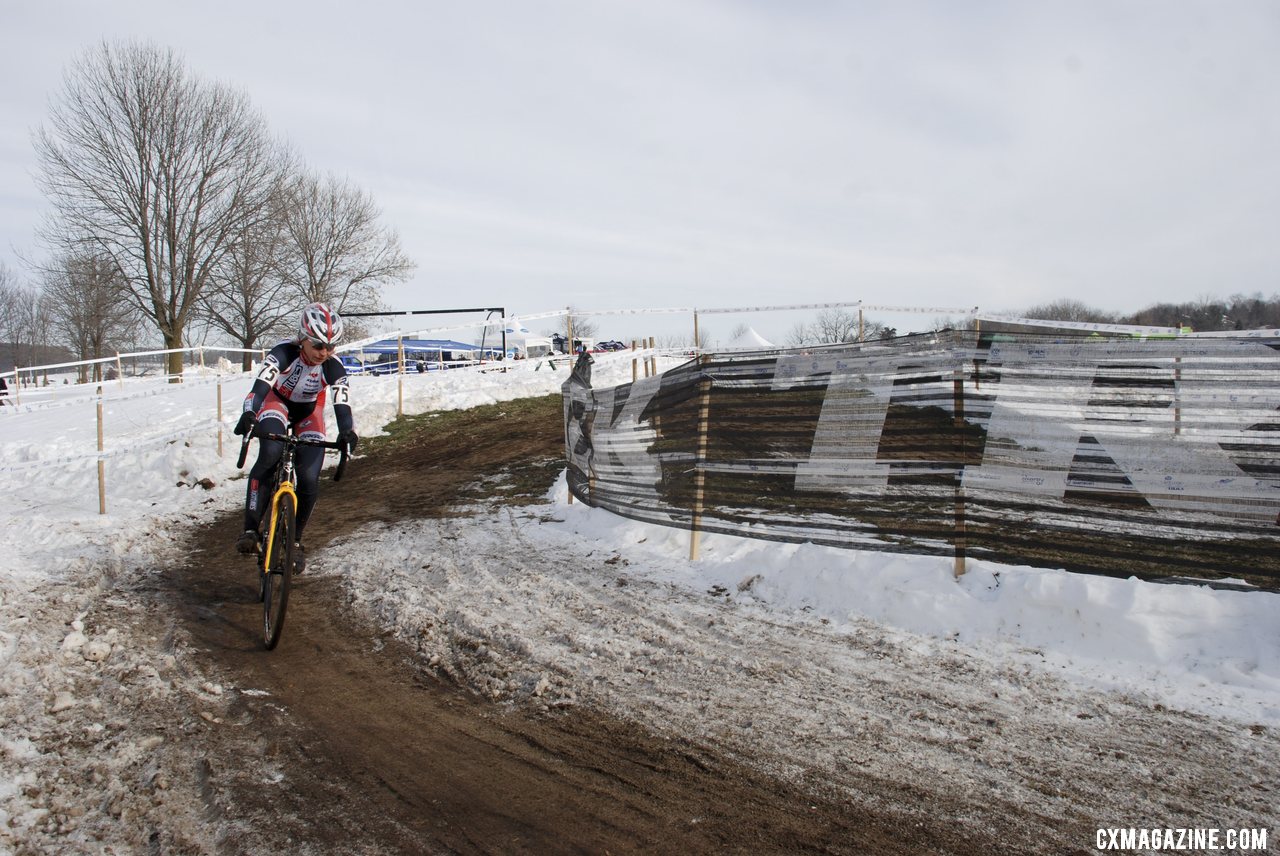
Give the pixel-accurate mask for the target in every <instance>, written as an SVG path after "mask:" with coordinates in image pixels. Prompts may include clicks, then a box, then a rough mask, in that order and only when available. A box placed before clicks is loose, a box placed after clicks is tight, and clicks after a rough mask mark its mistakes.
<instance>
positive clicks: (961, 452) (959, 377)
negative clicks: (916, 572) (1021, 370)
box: [951, 369, 965, 579]
mask: <svg viewBox="0 0 1280 856" xmlns="http://www.w3.org/2000/svg"><path fill="white" fill-rule="evenodd" d="M952 398H953V404H954V408H955V415H954V418H953V419H952V421H951V424H952V427H953V428H954V429H955V432H956V433H955V436H956V440H955V449H956V451H957V452H958V455H957V459H956V482H955V512H954V513H955V546H954V549H955V576H956V579H959V578H960V577H962V576H963V575H964V572H965V520H964V514H965V512H964V463H965V442H964V428H965V422H964V372H963V370H961V369H956V370H955V372H954V374H953V376H952Z"/></svg>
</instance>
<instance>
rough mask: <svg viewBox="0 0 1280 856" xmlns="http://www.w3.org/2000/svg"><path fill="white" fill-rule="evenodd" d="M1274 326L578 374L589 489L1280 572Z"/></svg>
mask: <svg viewBox="0 0 1280 856" xmlns="http://www.w3.org/2000/svg"><path fill="white" fill-rule="evenodd" d="M1278 347H1280V339H1276V338H1261V337H1259V338H1252V337H1248V336H1238V337H1204V338H1201V337H1193V336H1179V337H1169V338H1116V337H1102V336H1098V335H1096V334H1094V335H1091V336H1088V337H1085V336H1079V337H1076V336H1062V335H1026V334H1007V333H998V334H985V333H984V334H981V335H980V334H978V333H974V332H956V331H946V332H942V333H931V334H920V335H914V336H907V337H902V338H898V339H892V340H888V341H883V342H875V343H863V344H848V345H838V346H826V347H821V348H809V349H800V350H786V351H756V352H746V353H741V352H739V353H734V354H708V355H703V356H702V357H700V358H698V359H697V360H693V361H691V362H689V363H686V364H684V365H682V366H679V367H677V368H675V369H672V370H670V371H667V372H665V373H664V374H662V375H659V376H655V377H650V378H645V379H642V380H637V381H635V382H633V383H630V384H624V385H622V386H617V387H613V388H610V389H594V388H592V386H591V372H590V361H589V359H590V358H589V357H584V358H583V359H581V360H580V361H579V363H578V365H577V367H576V368H575V370H574V372H573V375H572V376H571V377H570V379H569V380H568V381H567V382H566V383H565V385H564V388H563V392H564V402H565V440H566V447H565V454H566V457H567V461H568V472H569V485H570V489H571V490H572V491H573V494H574V496H575V497H577V498H578V499H579V500H581V501H583V502H586V503H588V504H590V505H592V506H595V507H600V508H605V509H608V510H610V511H613V512H615V513H617V514H621V515H625V516H627V517H632V518H635V519H638V520H644V521H649V522H653V523H660V524H663V525H668V526H679V527H685V528H690V527H694V526H696V527H697V528H698V529H700V530H702V531H707V532H725V533H732V534H736V535H744V536H748V537H753V538H766V539H773V540H783V541H812V542H814V543H818V544H829V545H836V546H844V547H857V548H862V549H876V550H892V551H901V552H911V553H922V554H945V555H952V554H953V553H957V552H959V553H960V554H967V555H968V556H969V557H973V558H987V559H992V560H996V561H1000V562H1005V563H1011V564H1029V565H1037V566H1043V567H1064V568H1068V569H1070V570H1077V571H1086V572H1092V573H1102V574H1109V575H1117V576H1130V575H1136V576H1140V577H1144V578H1155V577H1171V576H1194V577H1210V578H1216V577H1221V576H1230V577H1236V578H1242V579H1245V580H1247V581H1249V582H1252V583H1254V584H1256V585H1259V586H1262V587H1266V588H1269V589H1278V588H1280V556H1277V549H1276V548H1277V546H1280V544H1278V543H1277V535H1280V530H1278V529H1277V525H1276V520H1277V512H1280V433H1277V432H1280V410H1278V408H1280V354H1278V353H1277V348H1278Z"/></svg>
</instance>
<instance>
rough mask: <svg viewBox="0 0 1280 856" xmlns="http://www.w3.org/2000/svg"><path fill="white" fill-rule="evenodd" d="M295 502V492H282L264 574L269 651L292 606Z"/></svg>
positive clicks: (264, 628)
mask: <svg viewBox="0 0 1280 856" xmlns="http://www.w3.org/2000/svg"><path fill="white" fill-rule="evenodd" d="M295 501H296V500H295V498H294V496H293V494H291V493H283V494H281V496H280V501H279V503H277V505H276V518H275V531H274V538H275V543H273V544H272V545H271V565H270V567H268V568H265V569H264V572H263V577H262V642H263V644H264V645H265V646H266V648H267V650H268V651H270V650H272V649H273V648H275V647H276V645H277V644H279V642H280V634H281V632H282V631H283V630H284V616H285V611H286V610H287V609H288V607H289V586H290V584H291V583H292V581H293V531H294V523H295V514H296V509H295V508H294V502H295Z"/></svg>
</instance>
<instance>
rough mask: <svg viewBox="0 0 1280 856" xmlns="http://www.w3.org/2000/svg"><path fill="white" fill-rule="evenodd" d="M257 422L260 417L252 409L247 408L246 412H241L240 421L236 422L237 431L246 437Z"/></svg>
mask: <svg viewBox="0 0 1280 856" xmlns="http://www.w3.org/2000/svg"><path fill="white" fill-rule="evenodd" d="M257 424H258V417H257V416H256V415H255V414H254V412H253V411H252V410H246V411H245V412H244V413H241V414H240V421H239V422H237V423H236V430H235V433H236V434H238V435H240V436H241V437H246V436H248V434H249V432H250V431H252V430H253V426H255V425H257Z"/></svg>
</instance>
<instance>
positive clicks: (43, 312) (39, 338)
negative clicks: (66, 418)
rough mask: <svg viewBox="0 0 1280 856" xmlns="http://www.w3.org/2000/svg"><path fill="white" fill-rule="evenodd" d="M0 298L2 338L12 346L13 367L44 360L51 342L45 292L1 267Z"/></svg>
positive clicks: (10, 351)
mask: <svg viewBox="0 0 1280 856" xmlns="http://www.w3.org/2000/svg"><path fill="white" fill-rule="evenodd" d="M0 301H2V305H0V337H2V338H3V341H4V342H5V343H6V344H7V345H8V346H9V354H10V358H11V359H12V360H13V364H14V366H19V365H24V364H25V365H28V366H32V365H37V364H39V363H41V362H43V361H44V360H43V356H44V355H45V354H47V349H46V345H47V343H48V342H49V341H50V336H49V328H50V321H49V312H48V303H47V301H45V300H44V298H43V295H41V294H40V292H39V291H37V290H35V289H33V288H27V287H25V286H23V285H22V284H21V283H19V282H18V281H17V280H16V278H15V277H14V276H13V275H12V274H11V273H9V272H8V270H7V269H6V268H4V267H2V266H0ZM20 380H21V378H19V381H20Z"/></svg>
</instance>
